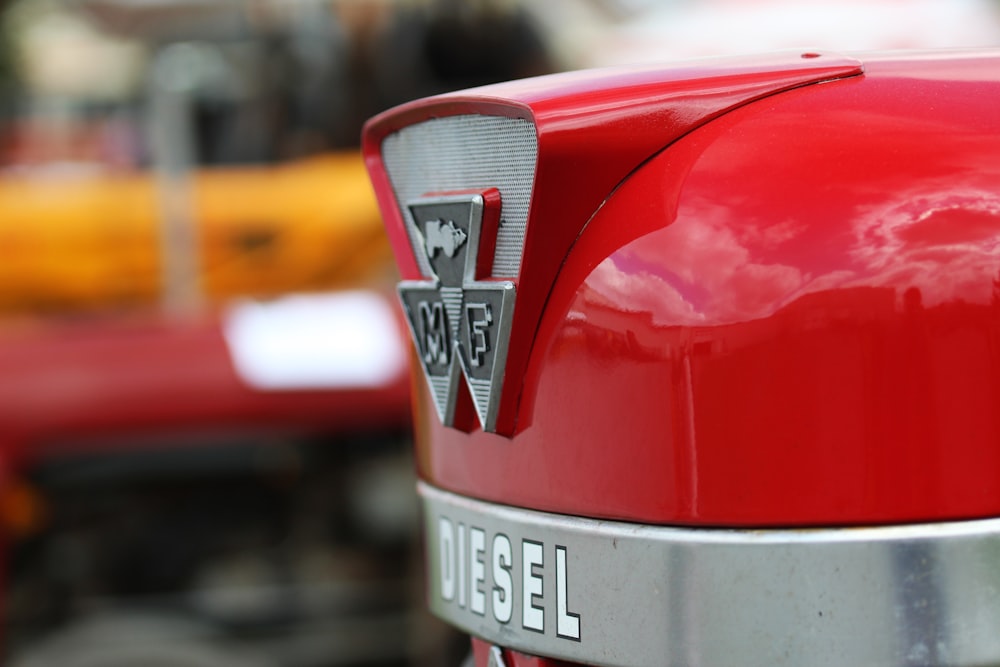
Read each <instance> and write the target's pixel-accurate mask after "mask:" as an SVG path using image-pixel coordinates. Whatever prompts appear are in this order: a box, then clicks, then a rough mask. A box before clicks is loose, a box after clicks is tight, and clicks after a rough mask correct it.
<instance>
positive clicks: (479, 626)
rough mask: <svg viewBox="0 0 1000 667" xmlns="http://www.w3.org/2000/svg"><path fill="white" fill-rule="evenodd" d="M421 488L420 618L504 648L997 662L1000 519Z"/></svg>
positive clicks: (724, 659)
mask: <svg viewBox="0 0 1000 667" xmlns="http://www.w3.org/2000/svg"><path fill="white" fill-rule="evenodd" d="M418 491H419V493H420V496H421V498H422V502H423V510H424V527H425V530H426V545H427V547H426V548H427V570H428V572H427V574H428V577H427V581H428V598H429V601H430V607H431V609H432V611H433V612H434V613H435V614H437V615H438V616H440V617H441V618H442V619H444V620H445V621H447V622H449V623H452V624H454V625H456V626H458V627H460V628H462V629H464V630H466V631H467V632H469V633H471V634H473V635H476V636H478V637H482V638H483V639H486V640H488V641H490V642H494V643H496V644H498V645H501V646H505V647H510V648H514V649H517V650H519V651H523V652H526V653H531V654H537V655H545V656H550V657H555V658H562V659H567V660H576V661H581V662H587V663H592V664H601V665H677V666H680V665H687V666H697V665H706V666H709V665H711V666H715V665H813V666H821V665H867V666H872V667H874V666H878V665H886V666H889V665H893V666H897V665H985V664H998V663H1000V632H998V631H997V628H998V627H1000V519H988V520H977V521H963V522H952V523H933V524H916V525H906V526H888V527H870V528H841V529H837V528H827V529H815V530H726V529H693V528H668V527H661V526H643V525H637V524H629V523H621V522H611V521H596V520H591V519H581V518H575V517H568V516H562V515H555V514H546V513H542V512H535V511H531V510H523V509H516V508H511V507H507V506H503V505H494V504H490V503H485V502H481V501H477V500H472V499H469V498H466V497H463V496H458V495H455V494H452V493H449V492H446V491H442V490H439V489H436V488H434V487H432V486H430V485H428V484H425V483H422V482H421V483H419V484H418ZM449 596H450V599H449ZM574 619H575V622H574ZM539 624H541V629H540V630H539ZM560 635H562V636H560ZM574 635H576V636H574ZM577 637H578V638H577Z"/></svg>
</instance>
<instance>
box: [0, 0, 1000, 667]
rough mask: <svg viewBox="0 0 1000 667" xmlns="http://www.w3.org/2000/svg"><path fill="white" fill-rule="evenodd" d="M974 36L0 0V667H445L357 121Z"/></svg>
mask: <svg viewBox="0 0 1000 667" xmlns="http://www.w3.org/2000/svg"><path fill="white" fill-rule="evenodd" d="M990 45H1000V2H998V1H996V0H912V1H903V0H896V1H894V0H866V1H864V2H862V1H860V0H837V1H831V2H820V1H802V0H784V1H782V0H759V1H757V0H742V1H736V0H729V1H726V0H714V1H713V0H698V1H696V0H673V1H661V2H654V1H652V0H547V1H546V2H537V1H532V0H464V1H463V0H0V563H2V567H3V575H2V576H0V600H2V605H0V609H2V611H3V624H2V627H3V630H2V633H0V655H2V656H4V657H3V663H4V664H10V665H19V666H27V665H68V666H80V667H82V666H84V665H88V666H89V665H93V666H98V665H100V666H118V665H121V666H124V665H151V664H156V665H161V666H164V667H196V666H198V667H218V666H228V665H250V666H254V665H261V666H268V667H284V666H287V667H300V666H301V667H306V666H321V665H448V664H452V665H454V664H458V663H459V662H460V661H461V660H462V658H463V657H464V655H465V654H466V653H467V651H468V646H467V644H466V643H465V642H464V640H462V639H461V638H460V637H457V636H456V635H454V634H453V633H452V632H450V631H449V630H448V629H447V628H445V627H444V626H443V625H442V624H440V623H438V622H436V621H434V620H433V619H432V618H430V617H429V616H428V615H427V614H426V613H425V612H424V611H423V590H422V565H421V563H420V544H419V537H418V535H417V522H418V516H417V505H416V502H415V496H414V489H413V483H414V478H413V472H412V462H411V459H410V448H409V437H410V436H409V424H410V415H409V379H408V372H407V365H408V354H409V352H408V349H409V343H408V334H407V333H406V330H405V324H404V323H403V322H404V321H403V319H402V318H401V316H400V315H399V313H398V312H397V310H396V308H397V306H396V303H395V298H394V296H393V286H394V282H395V274H394V269H393V265H392V258H391V254H390V251H389V247H388V243H387V241H386V239H385V237H384V236H383V233H382V227H381V222H380V220H379V216H378V211H377V208H376V205H375V202H374V198H373V195H372V193H371V191H370V189H369V185H368V181H367V176H366V174H365V171H364V167H363V165H362V162H361V158H360V155H359V153H358V143H359V135H360V130H361V125H362V123H363V122H364V120H365V119H366V118H368V117H370V116H371V115H373V114H375V113H378V112H379V111H382V110H384V109H386V108H389V107H391V106H393V105H396V104H399V103H402V102H405V101H407V100H410V99H414V98H417V97H422V96H425V95H430V94H434V93H438V92H444V91H447V90H452V89H458V88H464V87H469V86H474V85H479V84H483V83H489V82H493V81H500V80H506V79H512V78H520V77H525V76H533V75H538V74H545V73H549V72H556V71H562V70H568V69H580V68H586V67H598V66H608V65H625V64H630V63H647V62H654V61H659V60H671V59H680V58H697V57H705V56H715V55H732V54H739V53H750V52H755V51H767V50H774V49H794V48H809V49H830V50H837V51H864V50H876V49H877V50H885V49H913V48H942V47H944V48H947V47H963V46H990Z"/></svg>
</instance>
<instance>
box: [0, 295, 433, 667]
mask: <svg viewBox="0 0 1000 667" xmlns="http://www.w3.org/2000/svg"><path fill="white" fill-rule="evenodd" d="M404 326H405V325H403V323H402V321H401V319H400V317H399V316H398V313H397V309H395V308H394V307H393V306H392V304H391V302H390V301H388V300H387V299H386V298H385V297H384V296H383V295H379V294H376V293H373V292H363V291H355V292H337V293H325V294H309V295H306V294H302V295H291V296H286V297H283V298H281V299H277V300H273V301H269V302H257V301H250V300H246V301H242V302H235V303H233V304H231V305H230V306H229V307H227V309H225V310H223V311H220V312H218V313H215V314H211V315H206V316H198V317H191V318H189V319H186V320H176V319H174V320H165V319H163V318H152V317H146V318H143V317H140V316H138V315H135V316H132V317H130V318H127V319H122V318H118V319H109V318H99V317H90V318H76V319H67V320H64V321H63V322H61V323H54V322H52V321H46V322H41V321H38V320H31V321H24V322H22V323H20V324H18V323H13V322H8V323H7V324H6V325H5V328H4V330H3V331H2V332H0V377H2V379H3V380H2V382H0V397H2V398H0V404H2V405H0V452H2V482H3V483H2V484H0V518H2V522H3V525H4V529H5V534H6V543H5V545H4V552H5V557H4V558H5V560H6V564H7V574H6V575H5V578H4V581H5V583H4V598H5V614H6V623H5V630H4V637H3V641H4V649H5V653H6V655H7V660H6V662H7V664H13V665H52V664H60V665H93V664H104V665H138V664H163V665H171V666H177V667H192V666H195V665H198V666H224V665H237V664H239V665H272V666H278V665H282V666H298V665H301V666H305V665H337V664H340V665H345V664H361V663H365V664H373V663H374V664H386V663H391V664H401V663H410V664H414V663H418V662H420V661H427V660H431V661H433V660H434V659H435V657H436V653H435V651H437V650H440V648H441V645H442V644H441V642H442V638H443V635H442V631H441V630H442V629H441V628H439V627H437V626H435V625H433V624H428V619H426V618H422V617H421V616H420V614H416V613H414V608H415V607H414V605H413V603H412V602H413V595H414V593H415V592H416V591H417V590H418V580H417V579H415V578H414V575H413V573H414V571H415V570H414V568H413V565H412V564H413V563H414V562H415V560H414V558H413V557H412V555H411V552H412V550H413V548H414V544H415V542H414V539H413V537H414V532H415V529H416V515H415V508H414V507H413V503H412V501H411V500H410V497H409V494H408V492H407V491H408V489H410V488H412V482H410V483H408V480H411V479H412V473H411V467H412V463H411V457H410V456H409V452H408V450H409V442H410V440H409V432H410V426H409V414H410V412H409V394H410V391H409V380H408V377H407V372H406V357H405V347H404V344H405V338H404V335H405V334H404V331H403V327H404ZM387 633H388V634H391V635H392V636H393V637H395V638H396V639H395V641H394V642H391V643H387V642H386V641H385V636H386V634H387ZM444 641H445V643H446V640H444Z"/></svg>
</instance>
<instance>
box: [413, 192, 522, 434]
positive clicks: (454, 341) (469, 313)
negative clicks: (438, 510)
mask: <svg viewBox="0 0 1000 667" xmlns="http://www.w3.org/2000/svg"><path fill="white" fill-rule="evenodd" d="M485 194H487V193H484V194H472V195H470V194H463V195H452V196H442V197H427V198H423V199H420V200H418V201H416V202H414V203H411V204H410V205H409V210H410V213H411V214H412V215H413V221H414V223H415V224H416V228H417V230H418V232H419V233H420V234H421V235H422V237H423V238H422V243H420V244H419V247H421V248H423V250H424V252H425V253H426V254H427V259H428V261H429V263H430V266H431V271H432V272H433V274H434V279H433V280H428V281H404V282H402V283H400V285H399V296H400V299H401V300H402V302H403V307H404V309H405V310H406V317H407V320H408V321H409V324H410V330H411V332H412V333H413V338H414V342H415V343H416V348H417V352H418V355H419V357H420V363H421V365H422V366H423V369H424V376H425V377H426V378H427V384H428V386H429V387H430V390H431V394H432V395H433V397H434V404H435V407H436V408H437V413H438V416H439V417H440V418H441V422H442V423H443V424H444V425H445V426H452V427H456V428H462V429H463V430H470V429H471V423H467V422H470V420H467V419H464V418H463V417H462V415H461V414H456V413H457V412H459V411H460V410H459V407H458V406H459V391H460V386H461V381H460V377H464V378H465V384H466V386H467V387H468V389H469V395H470V396H471V398H472V403H473V404H474V406H475V411H476V414H477V416H478V418H479V425H480V426H481V427H482V429H483V430H484V431H490V432H496V422H497V410H498V404H499V396H500V390H501V387H502V385H503V369H504V366H505V363H506V360H507V344H508V342H509V340H510V321H511V317H512V316H513V313H514V283H513V282H511V281H507V280H493V279H485V277H484V276H483V275H481V274H482V273H486V271H483V270H482V269H481V267H488V266H491V264H492V260H493V250H494V246H495V243H496V224H497V221H498V220H499V197H498V195H496V191H492V195H491V196H490V197H486V196H484V195H485Z"/></svg>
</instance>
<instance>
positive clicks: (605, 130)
mask: <svg viewBox="0 0 1000 667" xmlns="http://www.w3.org/2000/svg"><path fill="white" fill-rule="evenodd" d="M860 71H861V67H860V64H859V63H858V62H857V61H855V60H853V59H850V58H844V57H840V56H829V55H824V56H821V57H809V58H803V57H801V56H800V54H798V53H794V54H785V55H776V56H769V57H764V58H759V59H755V60H751V61H749V62H748V61H747V60H746V59H743V60H734V59H725V60H719V61H706V62H704V63H702V64H701V65H700V66H698V67H694V66H687V67H674V68H664V67H661V66H657V67H647V68H633V69H611V70H599V71H595V72H583V73H568V74H557V75H552V76H547V77H540V78H537V79H525V80H522V81H515V82H511V83H505V84H498V85H494V86H487V87H484V88H480V89H476V90H472V91H468V92H463V93H456V94H451V95H443V96H440V97H436V98H430V99H428V100H421V101H418V102H415V103H412V104H410V105H406V106H403V107H401V108H399V109H396V110H392V111H390V112H387V113H385V114H383V115H381V116H378V117H376V118H374V119H373V120H372V121H370V122H369V123H368V125H367V126H366V129H365V134H364V146H363V148H364V154H365V160H366V162H367V164H368V168H369V171H370V173H371V175H372V182H373V184H374V186H375V193H376V195H377V197H378V200H379V206H380V208H381V210H382V213H383V216H384V217H385V219H386V225H387V228H388V230H389V237H390V240H391V242H392V245H393V249H394V251H395V253H396V258H397V260H398V263H399V267H400V273H401V274H402V277H403V278H404V279H418V278H421V277H427V276H421V274H420V272H419V270H418V268H417V264H416V262H415V260H414V258H413V256H412V250H411V245H410V243H409V241H408V239H407V237H406V231H405V228H404V226H403V220H402V217H401V214H400V212H399V205H398V203H397V202H396V201H395V196H394V194H393V191H392V185H391V183H390V182H389V179H388V176H387V175H386V173H385V172H384V171H383V170H382V168H381V142H382V139H383V138H384V137H385V136H386V135H388V134H389V133H390V132H392V131H394V130H397V129H399V128H401V127H404V126H406V125H409V124H412V123H415V122H419V121H423V120H427V119H428V118H432V117H435V116H446V115H453V114H469V113H484V114H496V115H504V116H512V117H524V118H531V119H532V120H533V121H534V123H535V127H536V131H537V133H538V166H537V171H536V173H535V184H534V193H533V196H532V203H531V211H530V214H529V220H528V229H527V235H526V238H525V247H524V255H523V260H522V265H521V273H520V275H519V276H503V277H505V278H511V279H516V282H517V283H518V284H520V285H523V286H525V287H524V288H523V289H519V290H518V295H517V308H516V310H515V312H514V322H513V328H512V332H511V342H510V346H509V349H508V356H507V377H509V378H519V377H521V375H522V373H523V372H524V368H525V365H526V363H527V359H528V354H529V353H530V350H531V341H532V339H533V337H534V332H535V330H536V328H537V326H538V322H539V319H540V317H541V312H542V309H543V308H544V305H545V299H546V298H547V296H548V293H549V289H550V288H551V286H552V283H553V281H554V279H555V276H556V273H557V272H558V270H559V266H560V260H561V258H563V257H565V255H566V253H567V252H568V251H569V248H570V247H571V245H572V244H573V242H574V241H575V240H576V238H577V236H578V235H579V233H580V230H581V229H583V227H584V226H585V225H586V224H587V221H588V220H589V219H590V217H591V216H592V215H593V214H594V212H595V211H596V210H597V209H598V208H599V207H600V206H601V204H602V202H603V201H604V199H605V198H606V197H607V196H608V195H609V194H610V193H611V192H612V191H613V190H614V189H615V187H617V186H618V184H619V183H620V182H621V181H622V180H623V179H625V178H626V177H627V176H628V175H629V174H630V173H631V172H632V171H633V170H635V169H636V168H638V167H639V166H640V165H641V164H642V163H643V162H645V161H646V160H648V159H649V158H650V157H652V156H653V155H655V154H656V153H657V152H658V151H660V150H661V149H662V148H663V147H664V146H666V145H667V144H669V143H670V142H672V141H674V140H675V139H677V138H678V137H680V136H682V135H684V134H685V133H687V132H690V131H691V129H693V128H695V127H697V126H698V125H700V124H702V123H705V122H707V121H709V120H710V119H711V118H714V117H716V116H718V115H720V114H722V113H724V112H725V111H726V110H728V109H732V108H734V107H737V106H739V105H741V104H746V103H747V102H749V101H751V100H754V99H758V98H761V97H764V96H766V95H770V94H773V93H775V92H777V91H781V90H786V89H789V88H794V87H796V86H801V85H805V84H807V83H811V82H816V81H826V80H831V79H836V78H839V77H849V76H855V75H857V74H859V73H860ZM431 150H433V148H431ZM498 277H499V276H498ZM519 389H520V388H519V387H518V386H517V385H516V384H515V383H508V384H507V386H506V388H505V390H504V392H503V394H502V397H501V403H500V414H499V417H498V424H497V431H498V432H500V433H504V434H507V435H510V434H513V433H514V432H516V431H517V430H520V429H522V428H523V427H524V424H523V423H519V422H518V418H519V416H520V414H519V403H520V391H519Z"/></svg>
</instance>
